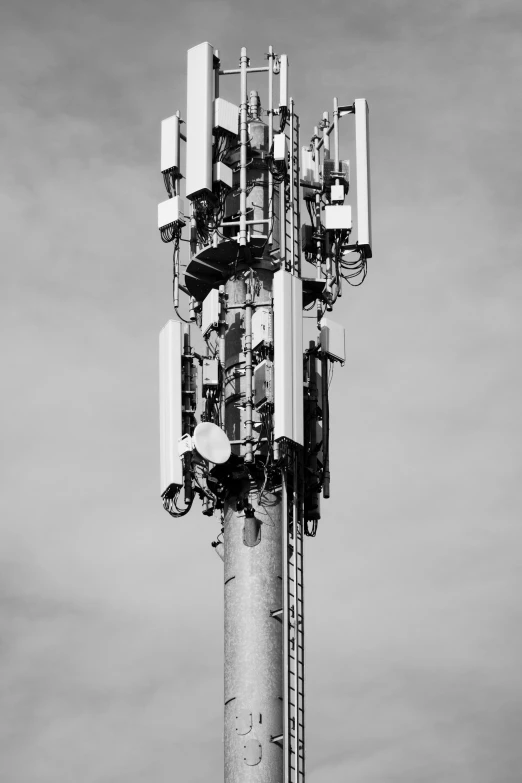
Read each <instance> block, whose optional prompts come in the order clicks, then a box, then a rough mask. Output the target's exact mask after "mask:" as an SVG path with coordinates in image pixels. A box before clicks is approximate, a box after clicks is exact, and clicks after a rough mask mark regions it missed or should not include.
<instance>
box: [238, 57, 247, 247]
mask: <svg viewBox="0 0 522 783" xmlns="http://www.w3.org/2000/svg"><path fill="white" fill-rule="evenodd" d="M240 63H241V103H240V122H239V144H240V150H241V154H240V164H239V220H240V228H239V244H240V245H242V246H243V247H245V246H246V243H247V224H246V211H247V147H248V94H247V63H248V57H247V53H246V47H244V46H243V47H242V49H241V58H240Z"/></svg>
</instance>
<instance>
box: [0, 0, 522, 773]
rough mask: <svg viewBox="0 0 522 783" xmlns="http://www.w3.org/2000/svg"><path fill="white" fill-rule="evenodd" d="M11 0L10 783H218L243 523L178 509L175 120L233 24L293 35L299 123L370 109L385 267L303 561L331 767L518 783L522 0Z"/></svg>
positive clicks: (3, 523) (257, 45) (261, 34)
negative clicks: (171, 209)
mask: <svg viewBox="0 0 522 783" xmlns="http://www.w3.org/2000/svg"><path fill="white" fill-rule="evenodd" d="M1 15H2V19H1V27H0V69H1V73H2V85H1V87H0V99H1V100H0V112H1V121H0V136H1V140H2V143H1V146H0V150H1V152H0V154H1V155H2V163H1V172H2V176H1V177H0V180H1V181H0V204H1V212H2V224H3V232H2V237H3V238H2V248H3V263H2V265H1V275H2V294H3V302H2V307H1V310H0V313H1V316H0V317H1V319H2V331H1V333H2V340H3V350H2V362H3V373H2V377H3V405H2V445H3V449H2V459H3V464H2V473H1V476H2V483H3V491H2V493H1V505H2V509H1V514H0V557H1V568H0V602H1V603H0V623H1V635H0V660H1V664H0V688H1V698H0V704H1V707H0V710H1V715H0V718H1V719H0V745H1V747H0V759H1V760H0V777H1V779H2V781H5V783H71V781H74V783H120V782H121V783H123V782H125V783H138V782H139V783H141V782H142V781H144V780H147V781H150V783H167V781H168V782H169V783H170V782H171V781H173V780H175V781H177V780H180V781H185V782H186V783H207V781H209V780H219V779H221V774H222V772H221V768H222V744H221V732H222V663H223V661H222V611H223V607H222V587H221V585H222V564H221V561H220V560H219V559H218V558H217V557H216V555H215V554H214V553H213V551H212V549H211V547H210V541H212V540H213V538H214V537H215V534H216V533H217V531H218V523H217V522H215V521H212V520H209V519H208V518H205V517H202V516H200V515H199V514H198V513H192V514H191V516H189V517H188V518H185V519H184V520H180V521H175V520H171V519H170V518H169V517H168V516H167V515H166V514H165V513H164V512H163V510H162V508H161V503H160V499H159V478H158V411H157V335H158V331H159V329H160V328H161V327H162V325H163V324H164V322H165V321H166V320H167V319H168V318H169V317H171V312H172V311H171V299H170V297H171V289H170V258H169V250H168V248H166V247H165V246H164V245H162V243H161V242H160V240H159V237H158V234H157V230H156V223H155V221H156V204H157V202H158V201H159V200H161V199H163V198H164V191H163V185H162V182H161V177H160V175H159V172H158V168H159V123H160V120H161V119H162V118H163V117H165V116H168V115H170V114H172V113H173V112H174V111H175V110H176V108H178V107H181V109H182V111H183V108H184V106H185V92H186V89H185V81H184V79H185V60H186V50H187V48H188V47H189V46H193V45H195V44H197V43H200V42H201V41H204V40H209V41H210V42H211V43H212V44H213V45H214V46H215V47H217V48H219V50H220V52H221V56H222V62H223V64H224V65H225V67H236V63H237V61H238V57H239V50H240V48H241V46H247V47H248V50H249V54H250V56H251V58H252V61H253V63H259V64H263V63H262V60H263V55H264V52H266V51H267V47H268V45H269V44H272V45H273V46H274V47H275V50H276V51H277V52H287V53H288V54H289V57H290V66H291V92H292V94H293V96H294V98H295V100H296V102H297V110H298V113H299V114H300V116H301V121H302V128H303V134H304V135H307V134H309V133H311V131H312V128H313V125H314V124H315V123H316V122H317V120H318V119H319V117H320V116H321V114H322V112H323V111H324V110H325V109H329V108H330V106H331V103H330V99H331V97H332V96H334V95H336V96H338V98H339V100H340V101H342V102H348V101H351V100H352V99H353V98H356V97H366V98H367V100H368V101H369V104H370V112H371V133H372V196H373V224H374V258H373V259H372V261H371V263H370V269H369V275H368V278H367V280H366V282H365V284H364V286H362V287H361V288H359V289H354V290H353V291H349V292H348V293H347V294H346V295H345V296H344V297H343V299H342V301H341V303H340V304H339V306H338V307H337V308H336V318H337V319H339V320H342V321H343V323H344V325H345V326H346V329H347V335H348V337H347V347H348V361H347V363H346V366H345V367H344V368H343V369H342V370H341V369H340V368H338V369H337V370H336V373H335V377H334V383H333V400H332V416H333V422H334V427H333V435H332V447H333V456H332V499H331V500H330V501H329V503H328V504H325V505H324V507H323V511H324V518H323V520H322V521H321V523H320V529H319V533H318V536H317V539H316V540H313V541H308V542H307V548H306V557H307V582H306V592H307V634H308V636H307V677H308V684H307V709H308V744H307V751H308V771H309V781H310V783H321V782H322V781H324V780H326V779H331V780H336V781H345V780H346V781H354V783H395V781H397V782H399V781H400V783H443V782H444V783H519V781H520V769H521V768H522V749H521V743H520V736H521V731H522V678H521V675H520V660H521V657H522V631H521V617H520V614H521V612H520V594H521V586H522V585H521V583H522V574H521V566H520V563H521V551H522V531H521V530H520V529H519V517H520V506H521V503H520V478H519V472H520V464H521V437H520V436H521V433H520V424H521V417H520V399H521V391H520V385H521V380H522V379H521V375H522V371H521V363H520V351H521V333H520V315H519V312H520V303H519V302H520V296H521V294H522V285H521V282H522V279H521V273H520V270H519V264H520V247H521V246H522V228H521V221H520V208H521V204H522V199H521V195H522V193H521V191H522V184H521V173H522V163H521V160H522V159H521V155H520V127H521V125H522V102H521V97H520V96H521V93H520V84H521V82H522V35H521V29H522V7H521V6H520V3H519V2H518V0H489V2H486V1H485V0H460V2H459V1H458V0H453V1H451V0H439V1H438V2H431V1H430V0H416V1H414V0H387V1H385V0H365V2H359V3H356V2H354V3H346V2H341V1H340V0H339V1H337V0H332V1H329V0H317V2H315V3H312V2H309V0H303V1H302V2H298V0H288V2H281V1H280V0H279V1H278V2H275V0H265V2H263V3H261V2H258V3H255V2H252V0H244V2H242V3H239V2H235V3H234V2H231V1H230V0H192V2H190V3H180V2H167V0H148V2H138V0H105V1H104V2H102V0H90V1H88V0H39V2H31V0H4V2H3V4H2V12H1ZM343 122H345V121H343ZM346 123H347V124H346V126H343V130H342V133H344V134H346V135H345V139H347V138H348V134H349V130H350V126H349V122H348V121H346ZM343 143H347V142H343ZM345 149H346V148H345Z"/></svg>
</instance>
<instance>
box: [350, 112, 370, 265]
mask: <svg viewBox="0 0 522 783" xmlns="http://www.w3.org/2000/svg"><path fill="white" fill-rule="evenodd" d="M354 107H355V159H356V164H357V166H356V168H357V242H358V244H359V245H360V246H361V247H362V248H363V249H364V251H365V253H366V256H367V258H371V257H372V223H371V194H370V136H369V125H368V115H369V111H368V104H367V102H366V100H365V99H364V98H357V99H356V100H355V101H354Z"/></svg>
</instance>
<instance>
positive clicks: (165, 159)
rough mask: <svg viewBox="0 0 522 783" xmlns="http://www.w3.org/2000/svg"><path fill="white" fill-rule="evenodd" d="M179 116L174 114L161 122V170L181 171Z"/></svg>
mask: <svg viewBox="0 0 522 783" xmlns="http://www.w3.org/2000/svg"><path fill="white" fill-rule="evenodd" d="M179 124H180V120H179V117H178V116H177V115H176V114H174V116H172V117H167V119H166V120H162V122H161V171H162V172H166V171H176V172H178V173H179V166H180V162H179V141H180V135H179Z"/></svg>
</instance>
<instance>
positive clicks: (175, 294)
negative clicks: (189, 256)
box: [174, 242, 179, 309]
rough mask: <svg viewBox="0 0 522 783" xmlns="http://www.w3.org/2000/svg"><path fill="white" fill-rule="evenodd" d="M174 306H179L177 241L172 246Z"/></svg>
mask: <svg viewBox="0 0 522 783" xmlns="http://www.w3.org/2000/svg"><path fill="white" fill-rule="evenodd" d="M174 307H175V309H177V308H178V307H179V242H177V243H176V245H175V246H174Z"/></svg>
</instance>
